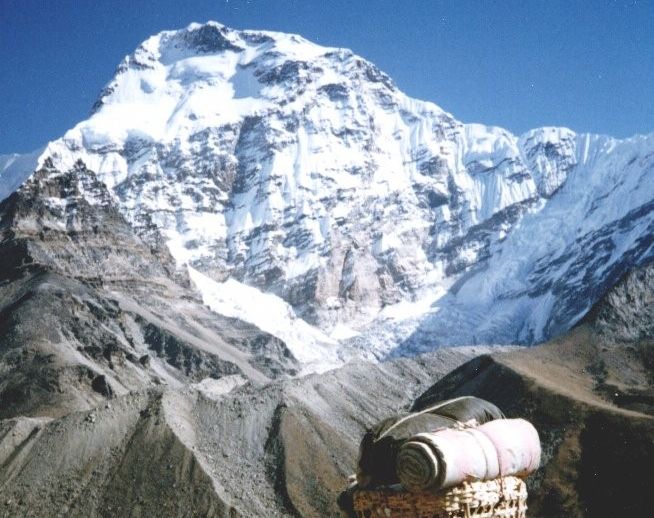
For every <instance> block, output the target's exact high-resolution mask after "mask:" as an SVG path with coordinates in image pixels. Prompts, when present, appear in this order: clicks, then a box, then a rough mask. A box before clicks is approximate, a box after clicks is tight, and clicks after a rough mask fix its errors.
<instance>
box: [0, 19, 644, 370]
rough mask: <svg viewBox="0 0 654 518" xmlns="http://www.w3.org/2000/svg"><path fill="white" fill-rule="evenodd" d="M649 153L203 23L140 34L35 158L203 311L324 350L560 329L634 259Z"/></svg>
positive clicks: (420, 346) (332, 51)
mask: <svg viewBox="0 0 654 518" xmlns="http://www.w3.org/2000/svg"><path fill="white" fill-rule="evenodd" d="M653 152H654V143H653V139H652V137H651V136H650V137H637V138H633V139H628V140H624V141H617V140H614V139H610V138H608V137H599V136H589V135H577V134H575V133H574V132H572V131H570V130H568V129H565V128H540V129H536V130H533V131H530V132H528V133H526V134H525V135H522V136H520V137H517V136H515V135H512V134H511V133H510V132H508V131H506V130H503V129H501V128H496V127H490V126H483V125H480V124H463V123H461V122H459V121H457V120H456V119H454V118H453V117H452V116H451V115H450V114H448V113H446V112H444V111H443V110H442V109H440V108H439V107H438V106H436V105H434V104H432V103H429V102H423V101H419V100H415V99H411V98H409V97H407V96H406V95H404V94H403V93H402V92H400V91H399V90H398V89H397V87H396V86H395V85H394V84H393V82H392V80H391V79H390V78H389V77H388V76H387V75H386V74H384V73H383V72H381V71H380V70H379V69H377V67H375V66H374V65H373V64H371V63H369V62H367V61H365V60H364V59H362V58H360V57H358V56H356V55H355V54H353V53H352V52H351V51H349V50H346V49H337V48H325V47H321V46H318V45H315V44H313V43H311V42H308V41H307V40H305V39H303V38H301V37H299V36H296V35H289V34H282V33H274V32H264V31H236V30H232V29H229V28H227V27H224V26H222V25H220V24H217V23H215V22H209V23H207V24H204V25H199V24H192V25H190V26H189V27H187V28H186V29H182V30H179V31H165V32H162V33H160V34H158V35H155V36H153V37H151V38H149V39H148V40H146V41H145V42H144V43H143V44H142V45H140V46H139V48H138V49H137V50H136V51H135V52H134V53H133V54H131V55H130V56H127V57H126V58H125V59H124V60H123V62H122V63H121V64H120V65H119V67H118V69H117V72H116V75H115V77H114V78H113V80H112V81H111V82H110V83H109V84H108V85H107V86H106V87H105V89H104V90H103V91H102V93H101V95H100V98H99V99H98V101H97V103H96V105H95V106H94V111H93V113H92V115H91V117H90V118H89V119H87V120H85V121H82V122H80V123H79V124H78V125H77V126H75V127H74V128H72V129H71V130H70V131H68V132H67V133H66V134H65V135H64V136H63V137H62V138H61V139H59V140H56V141H54V142H52V143H50V144H49V145H48V146H47V147H46V149H45V150H44V151H43V152H42V153H41V155H40V161H41V162H43V161H44V160H45V159H46V158H51V159H52V161H53V163H54V164H55V166H57V167H59V168H60V169H61V170H67V169H68V168H70V167H71V166H72V165H73V164H74V163H75V162H76V161H77V160H78V159H81V160H83V161H84V163H85V164H86V165H87V167H88V168H90V169H92V170H94V171H96V172H97V174H98V176H99V178H100V179H101V180H102V181H103V182H104V183H105V184H106V185H107V186H108V188H109V189H110V191H111V193H112V195H113V196H114V197H115V201H116V202H117V204H118V206H119V207H120V210H121V212H122V213H123V214H124V215H125V216H126V218H127V219H128V220H129V221H130V223H131V224H132V225H133V226H134V227H135V228H136V229H137V231H138V232H139V233H140V234H141V236H142V237H144V238H145V239H148V238H149V237H152V236H155V235H163V236H165V239H166V240H167V243H168V246H169V248H170V251H171V253H172V254H173V256H174V257H175V259H176V260H177V262H178V264H179V266H180V267H184V266H186V265H188V266H190V267H192V270H191V271H192V272H194V273H193V274H192V275H194V276H195V277H196V278H199V277H198V276H200V275H202V276H204V277H202V278H201V279H202V280H201V281H200V282H199V284H198V286H199V287H201V288H202V289H204V287H206V286H208V287H210V288H211V289H210V291H211V293H210V294H207V291H206V290H204V291H203V293H204V295H205V296H206V297H207V299H206V301H207V303H208V304H209V305H213V306H214V307H219V309H220V311H221V312H226V313H228V314H231V313H230V311H233V308H232V310H230V308H229V305H230V304H231V303H237V302H238V304H240V307H241V308H242V309H243V311H241V310H239V316H240V317H242V318H244V317H245V315H244V311H245V309H246V308H247V304H246V302H247V300H248V297H250V298H252V300H255V299H256V300H268V299H261V297H266V296H268V295H262V294H261V293H260V292H268V293H269V294H270V297H275V299H274V301H275V302H274V303H272V302H270V303H271V304H272V307H275V308H278V309H280V308H282V309H280V311H282V310H283V312H290V313H284V318H285V319H286V324H285V327H284V326H282V327H284V329H281V328H280V329H277V332H278V333H279V334H283V335H284V336H285V338H283V339H284V340H290V341H291V342H292V343H293V344H294V345H291V346H290V347H291V348H292V349H293V347H294V349H293V354H297V355H298V359H299V357H300V356H302V357H303V358H304V359H305V360H306V362H308V363H312V362H313V363H315V364H319V363H320V362H321V361H323V360H324V361H323V363H324V364H326V365H327V364H329V365H331V364H332V362H337V361H340V360H342V358H343V357H345V356H347V355H348V354H350V352H351V351H356V350H359V351H363V353H364V354H365V355H370V354H373V355H374V356H376V357H384V356H385V355H388V354H405V353H411V352H414V351H416V350H424V349H429V348H433V347H434V346H437V345H440V344H445V343H451V344H463V343H475V342H477V343H481V342H484V343H511V342H516V341H518V342H521V343H532V342H534V341H538V340H542V339H545V338H548V337H550V336H553V335H555V334H557V333H559V332H561V331H562V330H564V329H566V328H568V327H569V326H571V325H572V324H574V322H575V320H576V319H577V318H578V317H579V316H580V315H581V314H583V312H584V311H585V309H586V308H587V307H589V306H590V304H592V302H594V301H595V300H596V299H597V298H598V297H599V296H600V295H601V291H602V290H603V289H605V288H606V287H608V286H609V285H610V284H612V283H613V282H615V280H617V279H616V276H619V275H620V274H621V272H623V271H625V270H626V269H627V268H629V267H630V266H633V265H636V264H638V263H641V262H643V261H647V260H649V259H650V258H651V256H652V250H651V243H650V245H648V244H647V243H648V242H649V241H648V239H650V240H651V237H648V236H651V234H652V232H651V207H650V206H649V205H648V203H649V202H648V200H651V199H654V196H653V195H654V193H653V192H652V190H653V187H652V186H653V185H654V182H652V181H651V180H652V156H653V155H652V153H653ZM0 164H2V162H0ZM155 230H156V232H155ZM152 238H153V239H154V237H152ZM248 287H250V288H257V289H258V290H259V292H256V293H255V292H253V291H248V290H249V289H250V288H248ZM229 290H232V291H233V295H234V297H236V298H235V299H230V298H229V297H230V295H229ZM246 294H247V295H246ZM273 294H274V295H273ZM575 294H576V295H575ZM237 299H238V300H237ZM270 300H273V299H270ZM283 301H285V302H283ZM284 304H288V305H289V306H285V305H284ZM407 307H409V308H411V311H410V312H406V311H403V309H402V308H407ZM289 308H290V309H289ZM385 308H387V309H385ZM260 316H261V315H258V316H257V315H256V314H254V315H253V316H252V317H251V318H250V320H251V321H257V319H259V318H260ZM280 318H281V317H280ZM246 319H247V318H246ZM261 324H262V325H269V324H270V322H267V323H261ZM294 333H295V334H294ZM330 335H331V336H333V337H338V339H339V341H340V342H342V343H343V344H344V345H343V347H342V350H341V352H340V353H337V352H334V351H336V349H337V347H336V346H335V345H334V339H333V338H330ZM280 338H281V336H280ZM301 343H304V345H302V344H301ZM301 345H302V346H301ZM348 351H350V352H348ZM323 356H324V358H323V360H321V359H320V358H322V357H323ZM319 357H320V358H319Z"/></svg>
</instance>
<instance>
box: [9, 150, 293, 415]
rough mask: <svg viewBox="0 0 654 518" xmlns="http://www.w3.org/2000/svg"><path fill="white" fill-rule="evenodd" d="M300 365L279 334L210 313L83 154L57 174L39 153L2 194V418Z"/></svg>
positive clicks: (263, 377) (264, 375)
mask: <svg viewBox="0 0 654 518" xmlns="http://www.w3.org/2000/svg"><path fill="white" fill-rule="evenodd" d="M297 370H298V362H297V360H296V359H295V358H294V357H293V355H292V354H291V353H290V351H289V350H288V348H286V346H285V344H284V343H283V342H281V341H280V340H278V339H277V338H275V337H273V336H271V335H269V334H267V333H264V332H262V331H260V330H259V329H257V328H255V327H253V326H252V325H249V324H247V323H244V322H242V321H239V320H237V319H230V318H224V317H219V316H217V315H216V314H214V313H212V312H211V311H209V310H208V308H206V307H205V306H204V305H203V304H202V302H201V300H199V299H198V298H197V297H196V296H195V294H194V292H193V291H192V290H191V289H190V282H189V279H188V277H185V276H184V275H183V273H181V272H178V271H176V268H175V264H174V262H173V260H172V258H171V257H170V255H169V253H168V250H167V248H166V247H165V246H160V247H157V246H153V245H151V244H146V243H145V242H144V241H143V240H142V239H140V238H139V237H138V236H136V235H135V234H134V231H133V229H132V227H131V226H130V225H128V224H127V222H126V221H125V220H124V218H123V216H122V215H121V214H120V213H119V211H118V210H117V209H116V207H115V206H114V204H113V202H112V197H111V195H110V193H109V192H108V191H107V189H106V187H105V186H104V184H102V182H100V181H99V180H98V179H97V178H96V176H95V175H94V173H92V172H91V171H89V170H88V169H86V168H85V166H84V165H83V164H82V163H81V162H80V163H77V164H75V165H74V167H73V168H72V169H71V170H69V171H65V172H62V171H59V170H57V169H55V168H54V167H53V165H52V163H46V166H45V167H44V168H42V169H41V170H39V171H38V172H37V173H35V174H34V175H33V176H32V177H31V178H30V180H29V181H27V182H26V183H25V184H24V185H23V186H22V187H21V188H20V189H19V190H18V191H17V192H16V193H14V194H13V195H11V196H10V197H9V198H7V199H5V200H4V201H3V202H2V203H1V204H0V417H3V418H7V417H13V416H18V415H35V416H58V415H62V414H64V413H67V412H69V411H71V410H79V409H81V408H88V407H91V406H95V405H96V404H98V403H100V402H101V401H103V400H104V399H106V398H108V397H111V396H114V395H121V394H125V393H126V392H128V391H131V390H135V389H142V388H145V387H149V386H153V385H156V384H167V385H170V386H173V387H175V386H177V387H181V386H186V385H188V384H189V383H193V382H202V381H203V380H205V379H206V380H208V381H206V382H205V383H209V384H210V383H211V380H216V379H218V378H222V377H224V376H226V375H239V376H241V377H243V379H249V380H252V381H253V382H256V383H259V384H261V383H264V382H266V381H268V380H269V379H270V378H272V377H276V376H278V375H285V374H294V373H296V372H297Z"/></svg>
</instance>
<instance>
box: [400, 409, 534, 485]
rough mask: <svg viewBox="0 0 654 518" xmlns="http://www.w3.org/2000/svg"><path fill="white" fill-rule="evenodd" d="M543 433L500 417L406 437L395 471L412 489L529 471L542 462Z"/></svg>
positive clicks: (518, 421)
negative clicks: (541, 443) (540, 435)
mask: <svg viewBox="0 0 654 518" xmlns="http://www.w3.org/2000/svg"><path fill="white" fill-rule="evenodd" d="M540 454H541V449H540V439H539V438H538V432H537V431H536V429H535V428H534V427H533V425H532V424H531V423H529V422H528V421H525V420H524V419H498V420H495V421H491V422H488V423H485V424H483V425H481V426H478V427H475V428H465V429H454V428H446V429H442V430H437V431H435V432H431V433H420V434H417V435H415V436H413V437H412V438H411V439H409V440H408V441H406V442H405V443H404V444H403V445H402V447H401V449H400V452H399V453H398V456H397V465H396V469H397V475H398V478H399V479H400V482H401V483H402V485H403V486H404V487H405V488H406V489H408V490H410V491H423V490H425V489H441V488H447V487H452V486H456V485H458V484H460V483H462V482H464V481H466V480H491V479H495V478H498V477H500V476H508V475H527V474H529V473H531V472H533V471H534V470H536V469H537V468H538V466H539V464H540Z"/></svg>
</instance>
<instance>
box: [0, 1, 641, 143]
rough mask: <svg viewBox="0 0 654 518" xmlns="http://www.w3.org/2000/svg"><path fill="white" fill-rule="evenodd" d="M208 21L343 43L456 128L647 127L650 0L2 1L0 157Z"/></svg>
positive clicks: (47, 133)
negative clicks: (145, 49) (119, 71)
mask: <svg viewBox="0 0 654 518" xmlns="http://www.w3.org/2000/svg"><path fill="white" fill-rule="evenodd" d="M210 19H213V20H217V21H219V22H222V23H224V24H226V25H229V26H231V27H235V28H239V29H270V30H279V31H286V32H294V33H299V34H301V35H303V36H305V37H306V38H308V39H310V40H313V41H315V42H317V43H320V44H323V45H328V46H338V47H349V48H351V49H352V50H354V52H356V53H358V54H360V55H362V56H364V57H365V58H367V59H369V60H371V61H373V62H374V63H376V64H377V65H378V66H379V67H380V68H381V69H383V70H384V71H386V72H387V73H388V74H390V75H391V76H392V77H393V78H394V79H395V81H396V83H397V84H398V85H399V87H400V88H402V89H403V90H404V91H405V92H407V93H408V94H409V95H411V96H413V97H417V98H421V99H426V100H430V101H433V102H435V103H436V104H438V105H440V106H441V107H442V108H444V109H446V110H448V111H450V112H451V113H453V114H454V116H455V117H457V118H458V119H460V120H462V121H464V122H483V123H486V124H493V125H499V126H503V127H506V128H508V129H510V130H512V131H513V132H516V133H520V132H523V131H525V130H527V129H529V128H532V127H536V126H543V125H563V126H568V127H571V128H572V129H574V130H577V131H590V132H595V133H607V134H612V135H615V136H620V137H624V136H629V135H632V134H635V133H650V132H652V131H654V1H653V0H650V1H642V0H636V1H633V0H629V1H627V0H617V1H607V0H604V1H601V0H593V1H591V0H588V1H575V0H565V1H560V0H547V1H537V0H515V1H501V0H494V1H490V0H487V1H466V0H451V1H447V2H444V1H437V0H433V1H428V0H393V1H391V0H378V1H375V0H365V1H364V0H228V1H227V0H197V1H195V0H40V1H39V0H0V153H8V152H12V151H16V152H25V151H29V150H32V149H35V148H37V147H39V146H40V145H42V144H43V143H45V142H47V141H48V140H51V139H54V138H56V137H58V136H60V135H62V134H63V133H64V131H65V130H66V129H68V128H70V127H71V126H73V125H74V124H75V123H76V122H78V121H80V120H82V119H84V118H86V117H87V116H88V113H89V110H90V108H91V106H92V104H93V102H94V101H95V98H96V96H97V95H98V93H99V91H100V89H101V88H102V86H103V85H104V84H105V83H106V82H108V81H109V80H110V79H111V77H112V75H113V71H114V69H115V67H116V65H117V64H118V63H119V61H120V60H121V59H122V57H123V56H124V55H126V54H129V53H130V52H132V50H133V49H134V48H135V47H136V46H137V45H138V44H139V43H140V42H141V41H143V40H144V39H146V38H147V37H148V36H149V35H151V34H154V33H156V32H159V31H160V30H163V29H175V28H180V27H183V26H186V25H188V23H190V22H192V21H198V22H203V21H207V20H210Z"/></svg>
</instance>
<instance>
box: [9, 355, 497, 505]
mask: <svg viewBox="0 0 654 518" xmlns="http://www.w3.org/2000/svg"><path fill="white" fill-rule="evenodd" d="M487 350H488V349H486V351H487ZM480 352H484V349H483V348H478V349H469V348H458V349H456V350H443V351H439V352H438V353H434V354H432V355H430V356H425V357H422V358H420V359H415V360H409V359H406V360H399V361H396V362H393V363H387V364H382V365H379V364H377V365H373V364H365V363H354V364H350V365H348V366H346V367H343V368H342V369H339V370H336V371H331V372H329V373H325V374H322V375H313V376H309V377H305V378H302V379H297V380H287V381H279V382H274V383H272V384H270V385H267V386H265V387H262V388H257V387H255V386H253V385H251V384H246V385H242V386H240V387H238V388H235V389H234V390H232V391H231V392H227V393H223V394H217V393H215V392H214V393H213V394H212V393H209V392H207V391H205V390H202V388H200V389H198V388H190V387H189V388H187V389H182V390H170V389H162V388H159V389H153V390H149V391H145V392H133V393H130V394H128V395H125V396H121V397H117V398H113V399H111V400H110V401H107V402H106V403H103V404H101V405H100V406H98V407H97V408H94V409H92V410H89V411H82V412H73V413H71V414H68V415H66V416H65V417H62V418H59V419H54V420H52V419H49V418H43V417H40V418H33V417H20V418H15V419H8V420H3V421H0V466H1V467H2V469H0V495H1V496H2V499H1V501H0V516H6V517H10V516H18V515H20V516H26V517H27V516H34V517H36V516H38V517H49V516H62V515H66V516H75V517H82V516H83V517H99V516H105V517H110V516H131V517H137V516H152V515H155V514H156V515H159V516H166V517H174V516H180V517H181V516H184V517H191V516H225V517H227V516H229V517H234V516H244V517H245V516H247V517H250V516H313V517H324V516H338V510H337V507H336V497H337V495H338V493H339V492H340V491H341V489H342V487H343V484H344V483H345V481H346V478H347V476H348V475H349V474H351V473H352V470H353V467H354V465H353V462H354V459H355V456H356V449H357V445H358V439H359V436H360V435H361V433H362V432H363V429H364V427H365V426H367V425H370V424H371V423H373V422H375V421H376V420H378V419H380V418H382V417H383V416H384V415H385V414H387V413H389V412H393V411H395V410H396V409H397V408H398V407H406V406H407V405H409V404H410V402H411V399H412V398H413V397H415V396H416V395H417V394H418V393H419V392H420V391H422V390H424V389H426V388H427V387H428V386H429V385H430V384H432V383H433V382H434V380H436V379H438V377H440V376H442V375H443V374H444V373H445V372H447V370H449V369H451V368H453V367H455V366H457V365H459V364H460V363H462V362H463V361H465V360H466V359H469V358H470V357H472V356H474V355H475V354H478V353H480ZM55 445H56V446H55Z"/></svg>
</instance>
